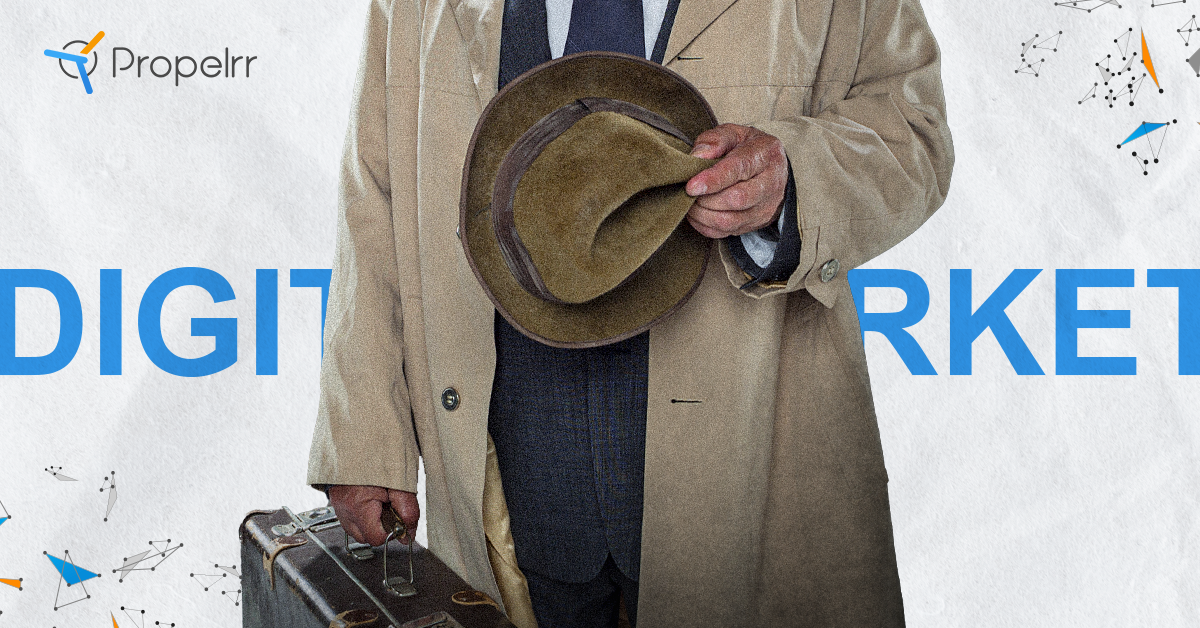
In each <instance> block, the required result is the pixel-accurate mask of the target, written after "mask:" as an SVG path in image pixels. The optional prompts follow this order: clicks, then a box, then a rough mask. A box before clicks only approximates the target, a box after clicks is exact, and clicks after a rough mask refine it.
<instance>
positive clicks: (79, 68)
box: [46, 31, 104, 94]
mask: <svg viewBox="0 0 1200 628" xmlns="http://www.w3.org/2000/svg"><path fill="white" fill-rule="evenodd" d="M101 39H104V31H100V32H99V33H96V36H95V37H93V38H92V40H91V41H87V42H85V41H82V40H78V39H76V40H74V41H69V42H67V44H66V45H65V46H63V47H62V50H61V51H59V50H46V56H47V57H53V58H55V59H58V68H59V69H60V70H62V73H63V74H66V75H67V76H69V77H71V78H77V79H79V80H81V81H83V90H84V91H86V92H87V93H89V94H90V93H92V82H91V81H90V80H88V76H90V75H91V73H92V72H95V71H96V67H97V66H98V65H99V64H100V59H99V57H100V55H99V53H97V52H95V51H94V50H93V48H95V47H96V44H98V43H100V40H101ZM76 44H79V45H81V46H83V49H82V50H80V51H79V54H72V53H70V52H67V50H69V49H70V48H71V46H74V45H76ZM89 53H90V54H91V55H92V59H91V62H92V69H90V70H89V69H88V67H87V66H88V54H89ZM63 61H69V62H71V63H74V64H75V71H76V72H78V73H79V74H78V75H75V74H71V72H70V71H69V70H67V66H65V65H63Z"/></svg>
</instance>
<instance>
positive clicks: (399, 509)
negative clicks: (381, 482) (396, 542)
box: [388, 490, 421, 543]
mask: <svg viewBox="0 0 1200 628" xmlns="http://www.w3.org/2000/svg"><path fill="white" fill-rule="evenodd" d="M388 499H389V500H390V501H391V504H392V507H393V508H395V510H396V513H397V514H399V515H400V520H401V521H403V522H404V526H405V527H406V528H408V532H407V533H406V534H405V535H404V537H405V538H404V539H403V541H404V542H405V543H411V542H412V539H414V538H416V534H417V523H418V522H420V520H421V506H420V504H419V503H418V502H417V495H416V493H410V492H408V491H396V490H389V491H388Z"/></svg>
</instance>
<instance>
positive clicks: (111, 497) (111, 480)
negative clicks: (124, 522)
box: [100, 471, 117, 521]
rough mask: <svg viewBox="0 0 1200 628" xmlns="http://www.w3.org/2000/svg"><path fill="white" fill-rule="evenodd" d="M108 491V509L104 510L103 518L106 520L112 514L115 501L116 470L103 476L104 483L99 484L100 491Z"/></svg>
mask: <svg viewBox="0 0 1200 628" xmlns="http://www.w3.org/2000/svg"><path fill="white" fill-rule="evenodd" d="M106 491H107V492H108V509H107V510H106V511H104V520H105V521H108V518H109V516H111V515H112V509H113V506H114V505H116V503H117V472H116V471H113V472H111V473H110V474H109V475H107V476H105V478H104V484H102V485H101V486H100V492H101V493H104V492H106Z"/></svg>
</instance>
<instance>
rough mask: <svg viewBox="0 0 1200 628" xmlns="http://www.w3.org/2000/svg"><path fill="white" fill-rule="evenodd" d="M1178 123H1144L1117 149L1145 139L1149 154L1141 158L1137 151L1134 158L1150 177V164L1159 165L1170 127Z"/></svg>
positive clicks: (1143, 171) (1173, 121)
mask: <svg viewBox="0 0 1200 628" xmlns="http://www.w3.org/2000/svg"><path fill="white" fill-rule="evenodd" d="M1178 122H1179V120H1171V121H1170V122H1142V123H1141V125H1139V126H1138V128H1136V129H1134V131H1133V133H1130V134H1129V137H1127V138H1125V141H1123V142H1121V143H1120V144H1117V149H1118V150H1120V149H1121V147H1122V146H1126V145H1128V144H1129V143H1130V142H1132V141H1135V140H1137V139H1145V141H1146V147H1147V148H1148V150H1149V153H1145V152H1143V153H1142V156H1141V157H1139V156H1138V154H1137V151H1132V156H1133V158H1134V159H1135V160H1137V164H1138V167H1139V168H1141V169H1142V174H1144V175H1149V174H1150V164H1151V163H1155V164H1157V163H1158V160H1159V156H1160V155H1162V149H1163V143H1164V142H1166V139H1167V130H1168V129H1169V128H1170V125H1172V124H1177V123H1178ZM1152 160H1153V161H1152Z"/></svg>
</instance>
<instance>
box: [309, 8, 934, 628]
mask: <svg viewBox="0 0 1200 628" xmlns="http://www.w3.org/2000/svg"><path fill="white" fill-rule="evenodd" d="M502 13H503V1H502V0H394V1H393V0H375V1H374V2H372V3H371V6H370V16H369V19H368V23H367V32H366V41H365V44H364V49H363V54H362V63H361V69H360V72H359V76H358V84H357V91H356V100H355V103H354V107H353V112H352V119H351V122H350V129H349V136H348V138H347V142H346V154H345V159H344V161H343V164H342V168H343V170H342V189H341V202H340V211H339V213H338V240H337V254H336V259H335V261H334V272H333V281H332V285H331V290H330V297H329V310H328V323H327V327H326V337H325V343H326V348H325V357H324V362H323V365H322V371H321V405H320V413H319V417H318V421H317V426H316V433H315V437H314V443H313V449H312V455H311V461H310V467H309V477H308V481H309V482H310V483H313V484H318V483H328V484H365V485H378V486H385V487H391V488H396V489H403V490H409V491H413V490H415V489H416V485H417V465H418V453H419V454H420V456H421V458H423V462H424V466H425V471H426V474H427V475H426V477H427V480H426V487H425V490H426V504H427V506H426V512H425V513H424V516H425V518H426V521H427V522H428V526H429V544H430V546H431V548H432V549H433V550H434V551H435V552H436V553H437V554H438V555H439V556H440V557H441V558H442V559H443V560H445V562H446V563H447V564H449V565H450V566H451V567H452V568H453V569H454V570H455V571H457V572H458V573H459V574H460V575H462V576H463V577H464V578H465V579H466V580H467V581H468V582H470V583H471V584H472V585H473V586H475V587H477V588H479V589H480V590H483V591H485V592H488V593H490V594H492V595H493V597H497V595H498V591H497V588H496V584H495V580H494V578H493V575H492V571H491V567H490V565H489V560H488V554H487V548H486V541H485V538H484V532H483V527H482V526H483V516H484V515H483V492H484V491H483V487H484V466H485V452H486V449H487V442H488V437H487V415H488V404H489V395H490V393H491V387H492V377H493V372H494V365H495V349H494V342H493V332H492V329H493V328H492V324H493V307H492V304H491V303H490V302H489V301H488V299H487V297H486V296H485V295H484V293H483V290H482V289H481V288H480V286H479V285H478V283H477V281H476V279H475V276H474V275H473V274H472V272H471V269H470V267H469V266H468V265H467V261H466V259H465V258H464V256H463V252H462V247H461V245H460V243H459V241H458V239H457V238H456V236H455V229H456V226H457V224H458V201H459V189H460V183H461V174H462V167H463V162H464V159H465V153H466V149H467V144H468V140H469V139H470V136H471V132H472V130H473V127H474V125H475V122H476V120H477V118H478V116H479V115H480V113H481V112H482V110H483V108H484V106H485V105H486V104H487V103H488V101H489V99H491V97H492V96H493V94H494V93H495V92H496V80H497V73H498V64H499V60H498V59H499V47H500V25H501V16H502ZM665 59H666V65H667V67H669V68H671V69H672V70H675V71H676V72H679V73H680V74H682V75H683V76H684V77H686V78H687V79H688V80H689V81H691V82H692V83H693V84H694V85H696V87H698V88H699V89H700V91H701V92H702V93H703V94H704V95H705V97H706V98H707V99H708V101H709V102H710V103H711V105H712V107H713V109H714V110H715V112H716V114H717V117H718V119H719V120H720V121H721V122H735V123H740V124H750V125H753V126H756V127H758V128H760V129H762V130H764V131H766V132H768V133H771V134H773V135H775V136H776V137H778V138H780V139H781V140H782V141H783V144H784V147H785V149H786V151H787V154H788V156H789V158H790V159H791V164H792V168H793V172H794V175H795V180H796V184H797V191H798V200H799V225H800V231H801V237H802V241H803V247H802V250H801V254H800V266H799V268H798V270H797V271H796V272H795V274H794V275H792V277H791V278H790V279H789V280H788V281H787V282H786V284H784V283H780V284H777V285H768V286H760V287H756V288H754V289H753V290H751V291H749V292H748V293H745V292H741V291H739V290H738V289H737V286H738V285H740V284H742V283H744V282H745V280H746V278H745V276H744V275H743V273H742V271H741V270H740V269H738V267H737V266H736V264H734V263H733V262H732V260H731V259H730V257H729V256H728V254H727V251H725V250H724V249H723V247H721V248H722V250H721V255H720V257H719V259H718V258H716V257H714V263H710V265H709V268H708V272H707V274H706V275H705V277H704V279H703V281H702V284H701V286H700V288H699V289H698V291H697V292H696V294H695V296H694V297H693V298H692V299H691V301H690V302H688V303H687V304H686V305H685V306H684V307H683V308H682V309H680V310H679V311H678V312H677V313H676V314H674V315H673V316H672V317H671V318H669V319H667V320H666V321H664V322H662V323H661V324H659V325H657V326H655V327H654V328H653V329H652V330H651V332H650V381H649V406H648V411H647V426H646V428H647V429H646V440H647V443H646V470H645V515H644V523H643V530H642V535H643V538H642V546H643V549H642V568H641V585H640V586H641V588H640V601H639V622H640V623H641V624H642V625H644V626H654V627H657V626H762V625H770V626H782V625H804V626H832V625H837V626H892V625H901V624H902V623H903V616H902V614H903V611H902V607H901V599H900V585H899V579H898V577H897V572H896V562H895V552H894V549H893V541H892V530H891V521H890V516H889V511H888V496H887V473H886V471H885V470H884V464H883V455H882V451H881V446H880V440H879V431H878V427H877V424H876V419H875V413H874V409H873V405H872V399H871V391H870V383H869V381H868V377H867V368H866V359H865V355H864V352H863V346H862V341H861V338H860V332H859V327H858V319H857V315H856V313H855V309H854V304H853V301H852V299H851V295H850V289H849V285H848V283H847V281H846V271H848V270H850V269H851V268H854V267H856V266H858V265H860V264H862V263H863V262H865V261H867V260H869V259H871V258H872V257H874V256H875V255H878V254H879V253H881V252H882V251H884V250H886V249H888V248H889V247H891V246H892V245H894V244H896V243H897V242H899V241H900V240H902V239H904V237H905V236H907V235H908V234H909V233H911V232H912V231H913V230H915V229H916V228H917V227H919V226H920V225H921V224H922V223H923V222H924V221H925V220H926V219H927V218H928V217H929V215H930V214H931V213H932V212H933V211H934V210H935V209H936V208H937V207H938V206H939V205H940V204H941V202H942V200H943V198H944V197H945V194H946V192H947V189H948V186H949V182H950V171H951V165H952V162H953V151H952V147H951V141H950V133H949V130H948V129H947V127H946V117H945V110H944V99H943V94H942V89H941V82H940V63H939V56H938V50H937V46H936V44H935V43H934V40H933V37H932V35H931V34H930V32H929V30H928V26H927V24H926V21H925V18H924V15H923V13H922V10H921V7H920V5H919V2H918V0H793V1H787V2H784V1H770V0H682V2H681V4H680V7H679V12H678V15H677V17H676V18H675V23H674V28H673V30H672V32H671V37H670V41H669V44H668V46H667V52H666V57H665ZM833 260H837V262H836V264H834V263H831V262H832V261H833ZM835 266H836V272H832V273H831V272H826V273H824V274H823V273H822V269H826V270H827V271H832V270H834V267H835ZM831 275H832V276H831ZM448 388H453V389H455V390H456V391H457V392H458V393H459V395H460V398H461V402H460V404H459V405H458V407H457V408H456V409H454V410H453V411H451V410H447V409H446V408H444V407H443V404H442V402H441V397H442V393H443V391H444V390H446V389H448ZM680 400H687V401H694V402H698V403H678V401H680Z"/></svg>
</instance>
